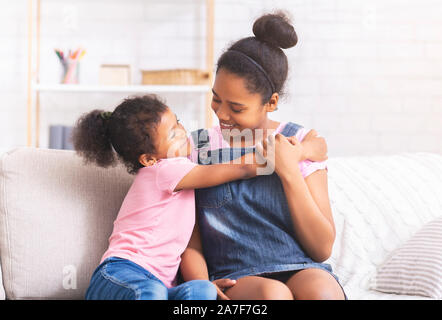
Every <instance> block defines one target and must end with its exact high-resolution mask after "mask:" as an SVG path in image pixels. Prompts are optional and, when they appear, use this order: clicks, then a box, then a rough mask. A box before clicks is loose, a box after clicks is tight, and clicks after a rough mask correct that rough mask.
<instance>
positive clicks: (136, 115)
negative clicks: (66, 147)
mask: <svg viewBox="0 0 442 320" xmlns="http://www.w3.org/2000/svg"><path fill="white" fill-rule="evenodd" d="M166 110H167V106H166V105H165V104H164V102H162V101H160V100H159V98H158V97H157V96H155V95H144V96H138V97H131V98H127V99H125V100H124V101H123V102H122V103H120V104H119V105H118V106H117V107H116V108H115V110H114V111H113V112H112V113H110V112H104V110H97V109H96V110H93V111H91V112H88V113H85V114H83V115H82V116H81V117H80V118H79V119H78V120H77V123H76V125H75V126H74V129H73V132H72V142H73V145H74V148H75V150H76V153H77V154H78V155H80V156H81V157H82V158H83V159H84V161H85V162H86V163H95V164H97V165H98V166H101V167H105V168H106V167H109V166H115V165H116V164H117V161H118V159H119V160H121V161H122V162H123V163H124V165H125V166H126V169H127V171H128V172H129V173H130V174H136V173H137V172H138V170H139V169H140V168H142V167H143V166H142V164H141V163H140V162H139V160H138V158H139V156H140V155H142V154H145V153H146V154H153V153H155V143H154V139H155V132H156V128H157V125H158V124H159V122H160V120H161V116H162V115H163V113H164V112H165V111H166Z"/></svg>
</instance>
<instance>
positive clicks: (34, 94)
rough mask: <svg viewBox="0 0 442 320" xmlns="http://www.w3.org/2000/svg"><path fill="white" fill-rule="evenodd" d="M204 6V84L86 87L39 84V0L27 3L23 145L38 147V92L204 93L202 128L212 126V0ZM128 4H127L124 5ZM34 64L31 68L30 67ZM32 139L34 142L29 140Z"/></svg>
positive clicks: (206, 1)
mask: <svg viewBox="0 0 442 320" xmlns="http://www.w3.org/2000/svg"><path fill="white" fill-rule="evenodd" d="M34 3H35V11H36V21H35V51H36V54H35V57H34V54H33V50H34V47H33V46H34ZM205 4H206V61H205V64H206V66H205V67H206V71H207V73H208V74H209V77H208V84H207V85H129V86H105V85H86V84H42V83H40V79H39V74H40V41H41V39H40V25H41V0H28V72H27V73H28V79H27V80H28V81H27V146H32V145H33V144H34V146H35V147H39V144H40V141H39V140H40V93H41V92H76V93H87V92H102V93H110V92H114V93H143V92H146V93H147V92H152V93H162V92H163V93H166V92H167V93H171V92H195V93H205V96H206V98H205V106H204V108H205V126H206V127H211V126H212V121H213V119H212V118H213V117H212V109H211V107H210V104H211V99H212V91H211V85H212V83H213V78H214V75H213V69H214V67H213V66H214V20H215V0H205ZM128 5H129V4H128ZM34 61H35V65H34ZM33 118H35V119H34V124H35V128H34V130H35V137H34V139H33V135H32V122H33ZM33 140H34V141H33Z"/></svg>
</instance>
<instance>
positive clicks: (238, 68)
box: [216, 11, 298, 104]
mask: <svg viewBox="0 0 442 320" xmlns="http://www.w3.org/2000/svg"><path fill="white" fill-rule="evenodd" d="M253 34H254V35H255V36H254V37H247V38H243V39H240V40H238V41H236V42H235V43H233V44H232V45H231V46H230V47H229V48H228V49H227V50H226V51H225V52H224V53H223V54H222V55H221V57H220V58H219V59H218V63H217V68H216V72H218V71H219V70H220V69H225V70H227V71H229V72H231V73H233V74H235V75H238V76H240V77H242V78H244V79H245V80H246V87H247V89H248V90H249V91H250V92H251V93H259V94H260V95H261V97H262V103H263V104H265V103H266V102H268V101H269V99H270V97H271V96H272V94H273V93H274V92H272V91H273V89H272V87H274V91H275V92H277V93H278V94H280V95H282V93H283V92H282V90H283V87H284V83H285V81H286V79H287V74H288V61H287V56H286V55H285V53H284V52H283V51H282V49H287V48H291V47H294V46H295V45H296V43H297V42H298V36H297V35H296V32H295V29H294V27H293V26H292V24H291V22H290V20H289V18H288V17H287V15H286V14H285V13H284V12H282V11H279V12H276V13H270V14H265V15H263V16H261V17H260V18H258V19H257V20H256V21H255V23H254V24H253ZM237 52H240V53H242V54H243V55H246V56H247V57H248V58H251V59H252V61H250V59H248V58H247V57H244V56H243V55H241V54H240V55H238V54H236V53H237ZM253 61H254V62H256V64H258V65H259V66H260V67H261V68H262V69H263V70H261V69H260V68H259V67H257V66H256V65H254V63H253ZM263 72H266V74H264V73H263ZM269 81H271V82H269Z"/></svg>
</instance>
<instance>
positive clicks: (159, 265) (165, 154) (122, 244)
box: [73, 95, 317, 300]
mask: <svg viewBox="0 0 442 320" xmlns="http://www.w3.org/2000/svg"><path fill="white" fill-rule="evenodd" d="M73 142H74V147H75V149H76V151H77V153H78V154H79V155H80V156H82V157H83V158H84V159H85V161H86V162H93V163H95V164H97V165H99V166H102V167H108V166H110V165H114V164H115V163H116V160H117V158H118V159H120V160H121V161H123V163H124V164H125V166H126V167H127V170H128V172H129V173H131V174H136V177H135V179H134V181H133V184H132V186H131V187H130V189H129V191H128V193H127V195H126V197H125V199H124V201H123V204H122V206H121V208H120V211H119V213H118V216H117V218H116V220H115V222H114V229H113V232H112V235H111V237H110V239H109V247H108V249H107V251H106V252H105V253H104V255H103V256H102V259H101V263H100V265H99V266H98V267H97V269H96V270H95V272H94V274H93V275H92V278H91V282H90V285H89V288H88V290H87V292H86V299H100V300H102V299H149V300H150V299H162V300H165V299H180V300H183V299H198V300H202V299H216V297H217V291H216V288H215V286H214V285H213V284H212V283H211V282H209V281H207V280H193V281H189V282H186V283H183V284H180V285H177V283H176V278H177V271H178V267H179V265H180V261H181V258H180V257H181V254H182V253H183V251H184V250H185V248H186V246H187V244H188V241H189V239H190V236H191V233H192V230H193V227H194V222H195V200H194V190H193V189H195V188H206V187H211V186H215V185H218V184H222V183H225V182H229V181H232V180H236V179H247V178H251V177H253V176H255V174H256V167H257V166H256V165H255V164H245V162H246V161H245V158H243V160H244V161H242V162H243V163H240V164H230V163H226V164H219V165H210V166H201V165H197V164H195V163H192V162H191V161H190V160H189V159H188V158H187V156H188V155H189V153H190V144H189V141H188V138H187V136H186V131H185V129H184V128H183V126H182V125H181V124H180V123H179V121H178V119H177V117H176V115H175V114H174V113H173V112H172V111H171V110H170V109H169V108H168V107H167V106H166V105H165V104H164V103H162V102H161V101H160V100H159V99H158V98H157V97H155V96H153V95H146V96H142V97H135V98H131V99H126V100H124V101H123V102H122V103H121V104H120V105H119V106H118V107H117V108H116V109H115V110H114V111H113V112H103V111H101V110H94V111H91V112H89V113H87V114H85V115H83V116H82V117H80V119H79V120H78V122H77V124H76V127H75V128H74V132H73ZM316 146H317V145H316ZM114 151H115V152H114ZM252 159H253V158H252ZM247 162H248V163H251V162H250V160H248V161H247Z"/></svg>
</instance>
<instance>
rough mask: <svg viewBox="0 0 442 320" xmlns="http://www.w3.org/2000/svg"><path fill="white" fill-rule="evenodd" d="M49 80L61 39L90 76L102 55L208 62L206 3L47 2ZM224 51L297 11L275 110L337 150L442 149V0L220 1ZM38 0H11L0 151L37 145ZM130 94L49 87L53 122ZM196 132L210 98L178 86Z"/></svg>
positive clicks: (0, 71)
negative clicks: (33, 34) (29, 95)
mask: <svg viewBox="0 0 442 320" xmlns="http://www.w3.org/2000/svg"><path fill="white" fill-rule="evenodd" d="M41 1H42V30H41V32H42V42H41V70H42V72H41V81H42V82H52V83H54V82H57V81H58V79H59V76H60V68H59V65H58V61H57V59H56V56H55V54H54V52H53V49H54V48H55V47H60V48H63V49H66V48H75V47H78V46H80V45H81V46H84V47H85V48H86V49H87V54H86V56H85V58H84V59H83V61H82V63H81V69H80V80H81V82H83V83H96V82H97V81H98V68H99V65H100V64H102V63H127V64H130V65H131V67H132V81H133V82H134V83H139V82H140V81H141V74H140V72H139V69H141V68H152V69H154V68H157V69H160V68H174V67H177V68H178V67H189V68H198V67H203V66H204V37H205V30H204V25H205V8H204V1H203V0H163V1H161V2H159V1H155V0H144V1H143V0H130V1H121V0H93V1H89V0H76V1H72V0H71V1H68V0H41ZM215 2H216V12H215V20H216V21H215V57H218V56H219V55H220V54H221V52H222V51H223V50H224V49H225V48H226V47H227V46H228V44H229V43H230V42H232V41H235V40H237V39H239V38H241V37H244V36H249V35H251V33H252V31H251V27H252V23H253V21H254V20H255V19H256V18H257V17H258V16H259V15H261V14H262V13H264V12H267V11H269V10H273V9H278V8H281V9H285V10H288V11H289V13H290V14H291V16H292V18H293V21H294V25H295V28H296V30H297V33H298V36H299V43H298V45H297V46H296V47H295V48H292V49H289V50H286V53H287V55H288V57H289V63H290V73H289V80H288V83H287V88H286V91H287V96H286V97H285V98H284V99H283V100H282V101H281V105H280V107H279V110H278V111H276V112H275V113H274V114H273V115H272V116H273V118H274V119H276V120H286V119H290V120H291V121H294V122H297V123H300V124H302V125H304V126H306V127H314V128H316V129H317V130H318V131H319V132H320V133H321V134H322V135H323V136H325V137H326V138H327V141H328V144H329V150H330V155H331V156H334V155H335V156H338V155H365V154H376V153H383V154H386V153H397V152H413V151H430V152H439V153H442V142H441V141H442V139H441V138H442V19H440V17H441V16H442V2H441V1H439V0H386V1H385V0H372V1H370V2H367V1H363V0H308V1H307V0H278V1H277V0H274V1H269V0H253V1H252V0H215ZM26 4H27V1H26V0H17V1H7V0H0V43H1V45H0V84H1V85H0V94H1V96H2V106H1V107H0V149H3V150H4V149H9V148H12V147H14V146H16V145H25V144H26V76H27V51H26V50H27V20H26V18H27V12H26V10H27V7H26ZM123 97H124V96H123V95H118V94H72V93H70V94H60V93H58V94H50V93H45V94H42V97H41V99H42V119H41V120H42V122H41V123H42V131H41V139H42V140H41V142H42V143H41V144H42V146H45V145H47V143H48V132H47V131H48V130H47V127H48V125H49V124H58V123H61V124H71V123H73V121H74V120H75V119H76V118H77V117H78V115H79V114H81V113H83V112H85V111H88V110H90V109H91V108H96V107H100V108H106V109H113V108H114V106H115V105H116V104H117V103H118V102H119V101H120V100H121V99H122V98H123ZM166 99H167V102H168V104H169V105H170V106H171V107H172V108H173V109H174V110H175V111H176V113H177V114H178V115H179V117H180V118H182V120H183V121H184V123H185V124H186V125H187V126H188V127H189V126H190V128H189V129H194V127H195V126H196V125H197V124H196V122H197V123H199V125H202V124H203V120H204V117H203V115H202V113H201V112H200V111H199V110H202V108H203V104H204V97H203V95H194V94H186V95H181V94H169V95H166Z"/></svg>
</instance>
